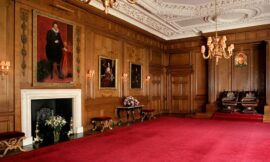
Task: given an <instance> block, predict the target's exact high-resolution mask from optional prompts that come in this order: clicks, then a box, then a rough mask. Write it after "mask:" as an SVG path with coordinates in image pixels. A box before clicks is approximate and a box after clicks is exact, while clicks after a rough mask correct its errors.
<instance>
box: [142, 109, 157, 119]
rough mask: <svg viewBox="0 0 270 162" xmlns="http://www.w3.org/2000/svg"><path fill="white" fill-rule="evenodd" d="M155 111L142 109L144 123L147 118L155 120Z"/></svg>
mask: <svg viewBox="0 0 270 162" xmlns="http://www.w3.org/2000/svg"><path fill="white" fill-rule="evenodd" d="M154 112H155V109H142V119H141V120H142V122H143V121H144V119H145V118H147V119H152V118H155V116H154Z"/></svg>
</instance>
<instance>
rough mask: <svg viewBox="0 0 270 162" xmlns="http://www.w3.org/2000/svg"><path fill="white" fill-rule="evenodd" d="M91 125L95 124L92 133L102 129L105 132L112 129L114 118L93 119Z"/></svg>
mask: <svg viewBox="0 0 270 162" xmlns="http://www.w3.org/2000/svg"><path fill="white" fill-rule="evenodd" d="M91 123H92V124H93V128H92V131H96V130H97V129H98V128H100V131H101V132H103V131H104V129H105V128H109V129H110V130H111V129H112V126H111V125H112V118H111V117H108V116H101V117H93V118H91Z"/></svg>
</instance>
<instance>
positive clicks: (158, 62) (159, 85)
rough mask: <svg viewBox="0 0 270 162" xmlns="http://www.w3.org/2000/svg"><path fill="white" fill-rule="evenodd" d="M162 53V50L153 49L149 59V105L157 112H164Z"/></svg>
mask: <svg viewBox="0 0 270 162" xmlns="http://www.w3.org/2000/svg"><path fill="white" fill-rule="evenodd" d="M164 56H165V55H164V53H162V51H157V50H153V51H152V52H151V54H150V59H149V75H150V77H151V79H150V82H149V97H150V100H149V107H150V108H154V109H155V110H156V111H155V113H157V114H159V113H162V112H165V111H166V110H165V106H164V105H165V103H164V102H165V100H164V97H165V96H166V94H165V93H164V92H165V90H164V89H165V87H164V84H165V83H166V82H164V78H165V73H164V66H163V64H164V63H163V62H164Z"/></svg>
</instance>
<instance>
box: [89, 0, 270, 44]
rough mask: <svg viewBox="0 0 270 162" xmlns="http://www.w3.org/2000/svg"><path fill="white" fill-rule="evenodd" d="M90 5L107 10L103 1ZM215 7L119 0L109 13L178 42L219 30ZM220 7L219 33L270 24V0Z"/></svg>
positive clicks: (224, 2)
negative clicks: (220, 31)
mask: <svg viewBox="0 0 270 162" xmlns="http://www.w3.org/2000/svg"><path fill="white" fill-rule="evenodd" d="M173 2H174V3H173ZM176 2H177V3H176ZM181 2H182V3H181ZM90 5H91V6H94V7H96V8H98V9H100V10H103V9H104V7H103V5H102V4H101V3H100V0H92V1H91V3H90ZM214 6H215V4H214V1H212V0H211V1H210V0H208V1H207V0H196V1H194V2H193V1H192V2H191V1H189V2H186V1H183V0H138V2H137V3H136V4H129V3H128V2H126V1H123V0H118V5H116V6H114V7H113V8H110V10H109V14H111V15H113V16H115V17H118V18H120V19H122V20H124V21H126V22H129V23H130V24H133V25H134V26H137V27H139V28H141V29H143V30H145V31H147V32H149V33H151V34H154V35H156V36H158V37H160V38H162V39H164V40H174V39H181V38H187V37H194V36H200V35H201V34H202V33H208V32H213V31H215V18H214V11H215V10H214ZM217 6H218V13H219V15H218V17H217V20H218V30H227V29H236V28H243V27H251V26H257V25H264V24H270V12H269V11H268V10H267V9H268V8H270V0H256V1H255V0H218V2H217ZM192 21H194V22H192ZM186 22H187V23H186Z"/></svg>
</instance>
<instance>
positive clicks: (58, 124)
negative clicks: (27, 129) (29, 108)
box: [45, 116, 67, 130]
mask: <svg viewBox="0 0 270 162" xmlns="http://www.w3.org/2000/svg"><path fill="white" fill-rule="evenodd" d="M66 123H67V122H66V120H65V119H64V118H63V117H61V116H51V117H50V118H49V119H47V120H46V121H45V125H48V126H50V127H52V128H53V129H59V130H60V129H61V128H62V127H63V126H64V125H65V124H66Z"/></svg>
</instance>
